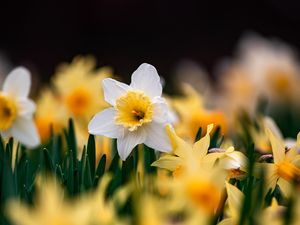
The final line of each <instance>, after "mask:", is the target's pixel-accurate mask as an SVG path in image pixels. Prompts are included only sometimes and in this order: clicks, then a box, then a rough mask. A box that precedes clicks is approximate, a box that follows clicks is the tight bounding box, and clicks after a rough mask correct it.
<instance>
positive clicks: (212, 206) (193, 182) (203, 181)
mask: <svg viewBox="0 0 300 225" xmlns="http://www.w3.org/2000/svg"><path fill="white" fill-rule="evenodd" d="M225 178H226V173H225V172H224V170H222V169H221V168H219V167H218V166H216V167H212V168H211V169H210V170H207V169H206V170H205V169H202V168H200V167H197V168H190V169H189V170H187V171H186V172H185V173H182V174H181V176H177V177H175V178H174V179H173V180H172V181H170V184H169V186H170V189H169V193H170V195H171V196H172V197H173V202H172V204H173V205H175V206H177V207H178V209H185V210H186V211H187V212H189V213H191V214H196V215H201V216H202V217H203V218H206V219H209V218H210V217H211V216H212V215H214V213H216V211H217V210H218V208H219V206H220V202H221V200H222V196H223V189H224V181H225Z"/></svg>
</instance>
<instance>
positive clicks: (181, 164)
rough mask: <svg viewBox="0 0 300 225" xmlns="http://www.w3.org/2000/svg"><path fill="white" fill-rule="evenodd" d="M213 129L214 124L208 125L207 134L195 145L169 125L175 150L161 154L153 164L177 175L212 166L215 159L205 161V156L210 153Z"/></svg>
mask: <svg viewBox="0 0 300 225" xmlns="http://www.w3.org/2000/svg"><path fill="white" fill-rule="evenodd" d="M212 129H213V125H212V124H210V125H208V126H207V132H206V135H205V136H204V137H202V138H201V139H200V140H199V141H197V142H196V143H195V144H194V145H190V144H189V143H187V142H185V141H184V140H183V139H181V138H180V137H178V136H177V135H176V133H175V132H174V131H173V130H172V129H171V128H170V127H169V126H167V127H166V130H167V132H168V135H169V138H170V140H171V144H172V148H173V151H172V153H168V154H165V155H163V156H161V157H160V158H159V159H158V160H157V161H155V162H154V163H152V166H156V167H159V168H162V169H167V170H169V171H172V172H173V175H175V176H177V175H180V174H181V173H182V172H184V171H186V170H188V169H194V168H199V167H202V168H203V167H205V166H208V167H210V166H212V165H213V161H204V158H205V156H206V155H207V153H208V148H209V144H210V136H209V134H210V132H211V131H212ZM204 165H205V166H204Z"/></svg>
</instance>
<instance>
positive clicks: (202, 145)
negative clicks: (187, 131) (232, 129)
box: [193, 124, 214, 158]
mask: <svg viewBox="0 0 300 225" xmlns="http://www.w3.org/2000/svg"><path fill="white" fill-rule="evenodd" d="M213 127H214V126H213V124H210V125H208V126H207V132H206V135H205V136H204V137H203V138H201V139H200V140H199V141H197V142H196V143H195V144H194V146H193V151H194V152H195V153H197V156H198V158H203V157H204V156H205V155H206V154H207V150H208V148H209V144H210V132H211V131H212V129H213Z"/></svg>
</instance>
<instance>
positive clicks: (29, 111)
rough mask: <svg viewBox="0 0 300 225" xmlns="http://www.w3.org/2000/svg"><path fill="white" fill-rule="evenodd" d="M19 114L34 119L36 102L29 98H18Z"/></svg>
mask: <svg viewBox="0 0 300 225" xmlns="http://www.w3.org/2000/svg"><path fill="white" fill-rule="evenodd" d="M17 105H18V114H19V116H22V117H24V118H27V119H32V115H33V113H34V111H35V109H36V107H35V103H34V102H33V101H32V100H30V99H27V98H21V99H18V100H17Z"/></svg>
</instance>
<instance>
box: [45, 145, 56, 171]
mask: <svg viewBox="0 0 300 225" xmlns="http://www.w3.org/2000/svg"><path fill="white" fill-rule="evenodd" d="M43 156H44V165H43V167H44V168H45V170H46V171H49V172H54V164H53V161H52V159H51V156H50V154H49V152H48V150H47V149H46V148H44V149H43Z"/></svg>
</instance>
